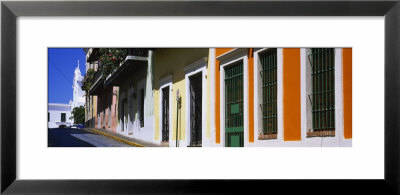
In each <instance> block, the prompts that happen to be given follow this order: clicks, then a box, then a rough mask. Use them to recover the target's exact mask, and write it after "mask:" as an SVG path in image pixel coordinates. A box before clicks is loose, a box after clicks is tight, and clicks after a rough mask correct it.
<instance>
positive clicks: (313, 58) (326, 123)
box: [308, 48, 335, 131]
mask: <svg viewBox="0 0 400 195" xmlns="http://www.w3.org/2000/svg"><path fill="white" fill-rule="evenodd" d="M308 59H309V61H310V64H311V67H312V73H311V76H312V94H310V100H311V101H312V102H311V103H312V128H313V130H314V131H326V130H335V50H334V49H333V48H315V49H311V54H310V55H309V56H308Z"/></svg>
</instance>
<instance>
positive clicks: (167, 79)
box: [157, 75, 175, 147]
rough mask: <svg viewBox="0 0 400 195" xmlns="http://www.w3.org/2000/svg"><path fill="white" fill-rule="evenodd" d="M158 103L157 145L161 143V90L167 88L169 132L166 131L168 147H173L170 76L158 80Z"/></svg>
mask: <svg viewBox="0 0 400 195" xmlns="http://www.w3.org/2000/svg"><path fill="white" fill-rule="evenodd" d="M159 83H160V88H159V94H160V95H159V101H158V111H159V120H158V122H159V129H158V140H157V143H162V98H163V89H164V88H165V87H169V98H168V99H169V103H168V104H169V131H168V134H169V135H168V145H169V146H170V147H173V146H175V142H174V141H173V140H172V139H171V138H172V75H167V76H165V77H163V78H161V79H160V80H159Z"/></svg>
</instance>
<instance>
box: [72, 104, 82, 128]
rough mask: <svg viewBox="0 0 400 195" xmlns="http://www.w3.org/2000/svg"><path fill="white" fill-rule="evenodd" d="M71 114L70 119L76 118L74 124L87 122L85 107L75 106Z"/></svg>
mask: <svg viewBox="0 0 400 195" xmlns="http://www.w3.org/2000/svg"><path fill="white" fill-rule="evenodd" d="M71 115H72V116H71V118H70V119H74V124H85V108H84V107H83V106H80V107H75V108H74V109H73V110H72V113H71Z"/></svg>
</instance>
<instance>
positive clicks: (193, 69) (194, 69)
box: [180, 57, 208, 147]
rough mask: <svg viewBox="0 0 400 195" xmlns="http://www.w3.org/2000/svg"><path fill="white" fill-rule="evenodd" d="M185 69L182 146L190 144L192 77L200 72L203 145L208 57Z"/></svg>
mask: <svg viewBox="0 0 400 195" xmlns="http://www.w3.org/2000/svg"><path fill="white" fill-rule="evenodd" d="M184 71H185V90H186V93H185V98H186V101H185V103H186V105H185V106H186V113H185V116H186V124H185V127H186V131H185V133H186V141H184V142H183V143H182V144H181V145H180V146H182V147H186V146H189V145H190V101H189V100H190V93H189V91H190V77H191V76H193V75H196V74H198V73H201V82H202V84H201V86H202V97H201V105H202V106H201V107H202V108H201V115H202V116H201V136H202V138H201V141H202V146H203V143H204V140H205V139H206V128H207V118H206V114H207V113H206V112H207V109H206V107H207V104H206V103H207V102H206V100H207V95H208V94H207V90H206V89H207V80H206V78H207V58H206V57H205V58H202V59H200V60H197V61H196V62H194V63H192V64H190V65H187V66H185V68H184Z"/></svg>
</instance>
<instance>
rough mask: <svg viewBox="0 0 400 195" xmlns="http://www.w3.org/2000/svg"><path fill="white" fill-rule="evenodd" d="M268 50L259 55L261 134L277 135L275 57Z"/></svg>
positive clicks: (272, 50) (273, 53)
mask: <svg viewBox="0 0 400 195" xmlns="http://www.w3.org/2000/svg"><path fill="white" fill-rule="evenodd" d="M276 51H277V50H276V49H269V50H267V52H265V53H262V54H261V55H260V61H261V71H260V75H261V80H262V85H261V88H262V89H261V91H262V103H261V104H260V107H261V110H262V121H263V133H264V134H273V133H277V126H278V125H277V55H276Z"/></svg>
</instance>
